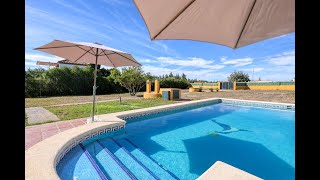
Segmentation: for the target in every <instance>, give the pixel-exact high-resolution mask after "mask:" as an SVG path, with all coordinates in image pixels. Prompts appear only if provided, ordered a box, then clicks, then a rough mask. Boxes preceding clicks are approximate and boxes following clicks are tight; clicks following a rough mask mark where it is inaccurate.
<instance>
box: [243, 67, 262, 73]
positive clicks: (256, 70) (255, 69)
mask: <svg viewBox="0 0 320 180" xmlns="http://www.w3.org/2000/svg"><path fill="white" fill-rule="evenodd" d="M253 70H254V72H260V71H262V70H264V68H262V67H258V68H244V69H240V71H245V72H247V71H249V72H252V71H253Z"/></svg>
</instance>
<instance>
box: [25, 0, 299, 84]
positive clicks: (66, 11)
mask: <svg viewBox="0 0 320 180" xmlns="http://www.w3.org/2000/svg"><path fill="white" fill-rule="evenodd" d="M25 12H26V16H25V19H26V23H25V29H26V31H25V42H26V44H25V69H28V68H37V67H40V66H37V65H36V61H50V62H57V61H58V60H61V59H62V58H60V57H56V56H51V55H49V54H46V53H42V52H40V51H36V50H32V49H33V48H35V47H38V46H41V45H44V44H47V43H49V42H51V41H52V40H54V39H60V40H70V41H83V42H99V43H102V44H104V45H106V46H109V47H113V48H116V49H119V50H122V51H125V52H128V53H130V54H132V55H133V57H134V58H135V59H137V60H138V61H139V62H140V63H141V64H143V69H144V71H145V72H150V73H151V74H153V75H162V74H165V73H167V74H169V73H170V72H172V73H173V74H177V73H179V74H182V73H185V74H186V75H187V78H198V79H203V80H209V81H217V80H221V81H222V80H226V79H227V77H228V75H229V74H230V73H232V72H233V71H235V70H241V71H244V72H246V73H248V74H249V75H250V78H252V76H254V79H255V80H257V79H258V78H259V77H260V78H261V79H262V80H273V81H289V80H291V79H293V78H294V77H295V33H290V34H287V35H282V36H278V37H275V38H272V39H268V40H265V41H261V42H258V43H256V44H252V45H248V46H245V47H242V48H239V49H236V50H234V49H231V48H228V47H225V46H220V45H215V44H211V43H204V42H197V41H189V40H155V41H151V40H150V38H149V33H148V30H147V27H146V25H145V24H144V22H143V19H142V17H141V16H140V14H139V12H138V10H137V9H136V7H135V6H134V4H133V1H132V0H95V1H92V0H68V1H64V0H45V1H41V0H27V1H26V5H25ZM41 67H44V68H46V67H45V66H41ZM253 70H254V75H253Z"/></svg>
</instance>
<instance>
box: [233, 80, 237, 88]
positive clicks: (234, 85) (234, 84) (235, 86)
mask: <svg viewBox="0 0 320 180" xmlns="http://www.w3.org/2000/svg"><path fill="white" fill-rule="evenodd" d="M233 90H237V82H236V81H234V82H233Z"/></svg>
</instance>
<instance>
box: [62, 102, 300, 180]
mask: <svg viewBox="0 0 320 180" xmlns="http://www.w3.org/2000/svg"><path fill="white" fill-rule="evenodd" d="M126 120H127V122H128V123H127V124H126V127H125V129H124V132H123V133H121V134H119V135H114V136H113V137H112V138H110V137H105V138H100V139H99V140H97V141H92V142H84V143H81V144H80V145H78V146H76V147H75V148H73V149H72V150H71V151H70V152H69V153H67V154H66V155H65V156H64V158H63V159H62V160H61V161H60V162H59V164H58V166H57V172H58V174H59V176H60V178H61V179H74V178H75V179H196V178H197V177H199V176H200V175H201V174H202V173H203V172H205V171H206V170H207V169H208V168H209V167H210V166H211V165H212V164H213V163H215V162H216V161H218V160H220V161H223V162H226V163H228V164H230V165H232V166H235V167H237V168H240V169H242V170H244V171H247V172H249V173H251V174H253V175H256V176H258V177H261V178H263V179H294V171H295V158H294V157H295V154H294V145H295V144H294V143H295V134H294V129H295V117H294V111H292V110H279V109H266V108H257V107H248V106H239V105H232V104H226V103H211V104H210V103H209V104H206V105H205V106H204V105H202V106H193V107H192V108H185V109H180V110H176V111H169V112H161V113H157V114H151V115H146V116H136V117H131V118H128V119H126Z"/></svg>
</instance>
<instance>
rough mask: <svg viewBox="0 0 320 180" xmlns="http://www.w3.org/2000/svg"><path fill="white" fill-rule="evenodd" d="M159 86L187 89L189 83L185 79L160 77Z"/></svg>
mask: <svg viewBox="0 0 320 180" xmlns="http://www.w3.org/2000/svg"><path fill="white" fill-rule="evenodd" d="M159 81H160V88H180V89H187V88H188V87H189V86H190V83H189V82H188V81H187V80H183V79H175V78H164V79H160V80H159Z"/></svg>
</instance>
